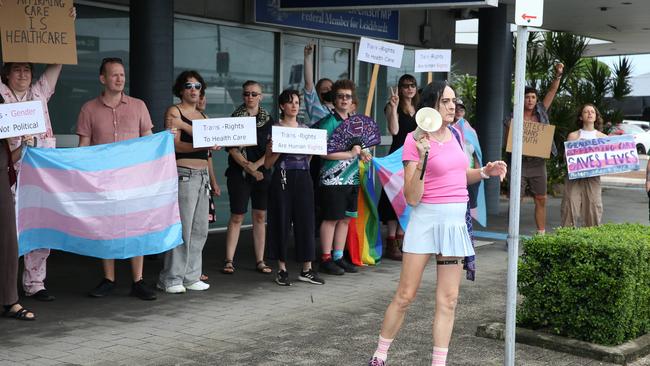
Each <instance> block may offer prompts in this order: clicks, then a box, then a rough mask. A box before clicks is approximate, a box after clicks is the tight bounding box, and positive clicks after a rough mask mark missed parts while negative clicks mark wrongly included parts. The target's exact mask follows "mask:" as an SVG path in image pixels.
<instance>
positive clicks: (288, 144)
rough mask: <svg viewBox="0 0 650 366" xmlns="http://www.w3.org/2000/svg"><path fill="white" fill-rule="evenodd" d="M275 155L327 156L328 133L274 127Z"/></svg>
mask: <svg viewBox="0 0 650 366" xmlns="http://www.w3.org/2000/svg"><path fill="white" fill-rule="evenodd" d="M271 135H272V140H273V149H272V150H273V152H274V153H287V154H308V155H327V131H325V130H319V129H310V128H292V127H280V126H273V127H272V129H271Z"/></svg>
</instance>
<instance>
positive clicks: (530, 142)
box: [506, 121, 555, 159]
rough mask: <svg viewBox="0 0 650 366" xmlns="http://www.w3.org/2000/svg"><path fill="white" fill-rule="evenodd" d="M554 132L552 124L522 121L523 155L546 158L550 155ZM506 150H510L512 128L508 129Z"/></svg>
mask: <svg viewBox="0 0 650 366" xmlns="http://www.w3.org/2000/svg"><path fill="white" fill-rule="evenodd" d="M511 127H512V126H511ZM554 133H555V126H553V125H549V124H545V123H539V122H532V121H524V140H523V149H522V151H523V152H522V153H523V155H525V156H533V157H538V158H544V159H548V158H549V157H550V156H551V146H552V144H553V134H554ZM506 151H507V152H512V128H509V129H508V144H507V145H506Z"/></svg>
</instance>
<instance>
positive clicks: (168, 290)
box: [156, 284, 186, 294]
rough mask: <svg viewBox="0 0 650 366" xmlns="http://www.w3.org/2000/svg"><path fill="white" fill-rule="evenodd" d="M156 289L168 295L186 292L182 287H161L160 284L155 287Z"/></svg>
mask: <svg viewBox="0 0 650 366" xmlns="http://www.w3.org/2000/svg"><path fill="white" fill-rule="evenodd" d="M156 287H158V289H159V290H161V291H165V292H166V293H168V294H182V293H185V290H186V289H185V286H183V285H174V286H169V287H163V286H161V285H160V284H158V286H156Z"/></svg>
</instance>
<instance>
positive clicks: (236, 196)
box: [226, 174, 269, 215]
mask: <svg viewBox="0 0 650 366" xmlns="http://www.w3.org/2000/svg"><path fill="white" fill-rule="evenodd" d="M226 185H227V186H228V199H229V200H230V213H233V214H236V215H243V214H245V213H246V212H247V211H248V198H249V197H250V199H251V207H252V208H253V210H262V211H266V207H267V203H268V202H267V200H268V192H269V183H268V181H267V180H266V179H265V180H261V181H259V182H251V181H250V180H248V179H245V178H244V177H243V176H242V175H241V174H228V176H227V177H226Z"/></svg>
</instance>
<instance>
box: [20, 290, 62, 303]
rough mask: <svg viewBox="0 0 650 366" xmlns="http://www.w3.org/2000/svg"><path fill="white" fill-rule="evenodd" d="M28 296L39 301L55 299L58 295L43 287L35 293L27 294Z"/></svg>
mask: <svg viewBox="0 0 650 366" xmlns="http://www.w3.org/2000/svg"><path fill="white" fill-rule="evenodd" d="M27 296H31V297H32V298H33V299H34V300H38V301H54V300H56V297H54V296H52V295H50V293H49V292H47V290H46V289H42V290H40V291H37V292H36V293H35V294H33V295H27Z"/></svg>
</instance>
